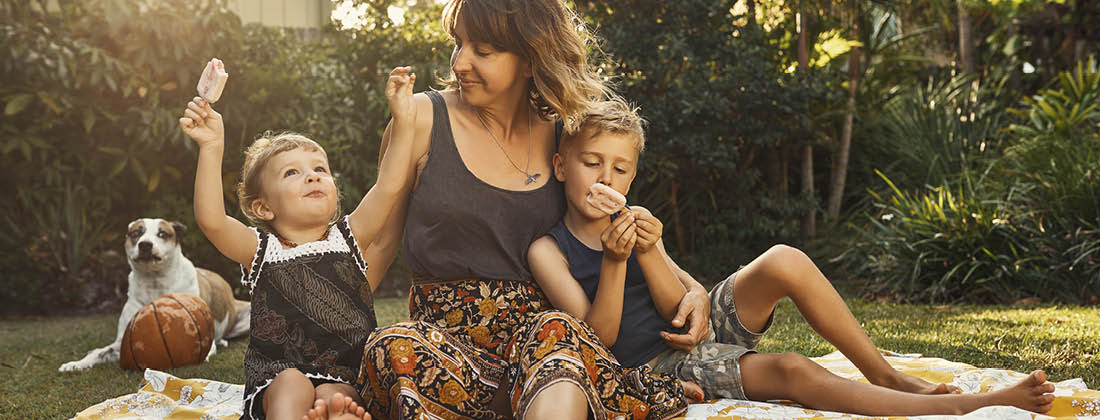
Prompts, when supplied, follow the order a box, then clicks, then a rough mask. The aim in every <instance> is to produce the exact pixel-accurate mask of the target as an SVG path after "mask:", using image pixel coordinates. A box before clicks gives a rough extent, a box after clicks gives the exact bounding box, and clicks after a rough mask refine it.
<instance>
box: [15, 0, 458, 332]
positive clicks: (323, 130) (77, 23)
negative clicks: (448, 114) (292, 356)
mask: <svg viewBox="0 0 1100 420" xmlns="http://www.w3.org/2000/svg"><path fill="white" fill-rule="evenodd" d="M46 3H47V2H45V1H32V2H3V3H0V33H3V34H4V35H3V36H0V56H2V62H3V64H2V66H0V75H2V77H3V79H4V80H5V81H9V82H8V83H5V84H3V85H2V86H0V101H2V105H0V106H2V107H3V108H2V109H3V111H4V112H3V115H2V117H0V134H2V137H0V157H2V158H3V159H4V161H5V165H4V166H3V167H0V178H2V180H0V186H2V187H3V188H4V190H5V191H13V192H14V193H13V197H12V199H9V200H4V201H2V202H0V215H2V217H0V251H2V252H0V266H3V267H4V272H5V274H4V277H3V278H0V290H2V292H0V301H2V302H3V305H2V306H3V309H2V310H0V314H7V313H29V312H41V311H44V310H48V308H69V307H72V306H76V307H88V306H89V304H91V305H92V306H101V304H100V303H98V302H102V301H110V302H115V304H117V303H120V302H121V298H122V296H120V295H119V293H118V290H119V289H123V288H124V286H123V285H124V284H125V272H126V271H127V267H126V266H125V263H124V260H123V259H122V258H120V256H119V254H120V252H121V249H120V247H121V242H122V240H123V238H122V236H121V232H122V231H123V230H124V229H125V226H126V223H127V222H129V221H130V220H133V219H136V218H138V217H162V218H168V219H172V220H177V221H180V222H183V223H184V224H187V225H189V226H191V227H196V226H195V224H194V221H193V216H192V211H191V202H192V201H191V195H192V189H193V182H194V181H193V180H194V168H195V157H194V153H195V152H194V146H193V144H192V143H191V141H190V140H189V139H186V138H185V137H184V135H183V134H182V133H181V132H180V130H179V128H178V126H177V122H176V121H177V119H178V118H179V116H180V114H181V112H182V109H183V108H184V105H185V104H186V103H187V101H188V100H189V99H190V98H191V97H192V96H194V94H195V91H194V88H193V86H194V85H195V83H196V80H197V78H198V76H199V73H200V71H201V67H202V64H203V63H204V62H205V61H206V60H207V59H209V58H210V57H221V58H223V59H225V61H226V62H227V66H228V70H229V72H230V79H231V80H230V82H229V84H228V85H227V87H226V91H225V94H224V95H223V97H222V100H221V101H219V102H218V103H217V104H216V105H215V108H216V109H217V110H218V111H219V112H221V113H222V115H223V116H224V117H225V125H226V158H225V163H224V164H223V168H224V171H225V172H224V174H223V175H224V179H225V187H226V204H227V210H228V211H229V212H230V214H235V215H237V216H239V214H238V210H237V206H236V195H235V194H234V193H233V189H234V184H235V182H237V180H238V179H239V174H238V171H239V168H240V167H241V163H242V161H243V156H242V155H241V151H243V149H244V147H245V146H247V145H248V144H249V143H251V141H252V139H254V138H256V137H257V136H258V135H259V134H261V133H263V132H265V131H268V130H272V131H281V130H292V131H297V132H301V133H304V134H306V135H307V136H310V137H311V138H314V139H316V140H317V141H318V142H319V143H321V144H322V145H323V146H324V147H325V148H326V150H328V152H329V155H330V156H331V157H332V160H333V162H332V164H333V167H334V169H335V174H336V176H337V182H338V185H339V186H340V188H341V189H342V192H343V193H344V196H345V197H349V198H348V199H347V200H348V201H345V202H344V203H343V204H344V205H345V207H347V206H350V205H354V204H355V202H354V201H353V200H355V199H354V198H357V197H362V195H363V194H364V193H365V192H366V190H367V188H368V187H369V186H370V185H371V184H373V181H374V179H375V176H376V175H375V173H376V161H377V156H378V154H377V153H378V141H379V138H380V134H381V132H382V129H383V128H384V127H385V124H386V121H387V120H388V115H387V114H386V111H385V110H386V108H385V98H384V96H383V95H382V91H381V89H382V86H383V83H384V77H385V75H386V74H387V73H388V71H385V72H384V71H381V70H378V69H381V68H388V67H392V66H396V65H402V64H412V65H413V66H415V67H417V68H418V69H429V68H433V67H431V66H432V65H435V64H436V63H440V62H445V60H444V59H443V57H444V55H443V54H445V53H446V50H441V49H439V48H438V46H439V42H440V39H442V38H439V37H436V38H428V37H424V36H419V37H418V36H407V35H410V34H416V33H422V32H424V31H425V30H424V29H422V26H423V25H421V27H419V29H416V30H412V29H410V30H407V31H404V32H403V31H402V30H399V29H397V28H394V27H393V25H392V24H390V23H388V18H386V17H385V13H384V11H385V7H383V8H382V9H381V13H382V14H381V16H382V17H381V19H382V21H381V24H380V25H378V26H377V27H375V28H372V30H371V31H366V30H364V31H363V33H362V34H360V36H359V37H358V38H356V37H354V36H353V35H352V34H351V33H337V32H332V28H326V31H328V36H326V37H323V38H322V39H321V40H319V41H303V40H301V39H299V38H298V37H296V36H295V34H294V33H292V32H290V31H288V30H283V29H277V28H270V27H262V26H259V25H243V24H242V23H241V21H240V19H239V18H238V17H237V16H236V15H234V14H233V13H231V12H230V11H229V10H228V9H226V8H225V7H224V2H185V3H180V4H174V3H170V2H150V1H145V0H124V1H106V0H96V1H87V2H61V3H60V6H59V8H57V9H54V10H53V11H50V10H51V9H50V8H49V7H48V6H47V4H46ZM435 16H438V12H436V14H435ZM410 20H411V21H413V22H419V21H416V20H415V19H410ZM418 31H419V32H418ZM444 36H445V35H444ZM184 39H185V40H187V42H179V40H184ZM390 48H392V50H391V49H390ZM399 54H400V61H398V59H397V58H396V57H395V56H397V55H399ZM417 60H419V61H417ZM429 63H430V64H431V65H429ZM421 74H430V73H429V72H421ZM421 80H423V82H422V84H421V86H418V87H417V89H418V90H422V89H424V88H425V85H426V84H427V83H429V82H430V77H423V78H421ZM183 242H184V246H185V249H184V251H185V254H186V255H188V257H189V258H191V259H192V260H193V261H194V262H195V264H196V265H198V266H201V267H206V268H210V269H213V270H214V271H217V272H219V273H221V274H222V275H223V276H224V277H226V278H227V279H229V280H230V282H231V283H233V282H234V280H235V277H237V273H239V268H237V267H236V266H235V265H233V264H232V263H231V262H230V261H228V260H227V259H225V258H223V257H222V256H221V255H220V254H219V253H217V251H216V250H215V249H214V248H213V247H212V246H210V244H209V243H208V242H207V241H206V240H205V238H203V236H202V233H201V232H200V231H199V230H198V229H191V230H190V231H189V232H188V234H187V235H186V236H185V237H184V238H183Z"/></svg>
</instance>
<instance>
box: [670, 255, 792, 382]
mask: <svg viewBox="0 0 1100 420" xmlns="http://www.w3.org/2000/svg"><path fill="white" fill-rule="evenodd" d="M735 278H737V273H733V274H732V275H730V276H729V277H728V278H726V279H725V280H722V282H721V283H718V284H717V285H715V286H714V289H711V291H710V329H711V333H710V336H708V337H707V338H706V339H705V340H703V342H701V343H699V344H698V345H696V346H695V348H694V349H692V350H691V351H683V350H676V349H668V350H665V351H663V352H661V353H659V354H658V355H657V356H656V357H654V358H653V359H652V360H650V361H649V363H648V365H649V366H650V368H652V369H653V372H654V373H666V374H671V375H675V376H676V377H677V378H679V379H682V380H685V381H691V382H695V383H697V384H699V386H700V387H702V388H703V391H705V392H706V398H708V399H711V398H733V399H738V400H745V399H748V398H746V397H745V390H744V388H742V386H741V368H740V365H739V362H740V360H741V356H744V355H745V354H747V353H755V352H756V351H754V350H753V348H755V347H756V345H757V344H758V343H760V338H761V337H763V336H764V333H765V332H767V331H768V327H771V325H772V320H773V319H774V317H775V314H774V312H773V313H772V315H771V316H769V317H768V322H767V323H766V324H764V329H763V330H762V331H760V332H759V333H754V332H752V331H749V330H748V329H746V328H745V326H744V325H741V321H740V320H739V319H738V318H737V308H736V307H735V306H734V304H733V280H734V279H735Z"/></svg>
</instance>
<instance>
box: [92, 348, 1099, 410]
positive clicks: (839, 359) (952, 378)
mask: <svg viewBox="0 0 1100 420" xmlns="http://www.w3.org/2000/svg"><path fill="white" fill-rule="evenodd" d="M813 360H814V361H816V362H817V363H820V364H821V365H822V366H825V368H827V369H829V370H830V371H832V372H833V373H836V374H837V375H840V376H842V377H845V378H849V379H852V380H861V381H866V380H864V379H863V376H861V375H860V373H859V370H857V369H856V368H855V366H853V365H852V364H851V363H850V362H849V361H848V360H847V359H845V358H844V356H843V355H841V354H840V353H839V352H834V353H831V354H828V355H825V356H821V357H815V358H814V359H813ZM886 360H887V361H889V362H890V364H891V365H893V366H894V367H895V368H897V369H898V370H900V371H902V372H905V373H908V374H910V375H914V376H918V377H921V378H924V379H926V380H929V381H934V382H946V383H950V384H952V385H956V386H958V387H960V388H962V390H963V392H968V393H974V392H988V391H990V390H992V389H998V388H1001V387H1004V386H1007V385H1011V384H1013V383H1016V382H1017V381H1019V380H1020V379H1022V378H1023V377H1024V376H1026V375H1025V374H1023V373H1019V372H1013V371H1008V370H1002V369H983V368H976V367H974V366H970V365H967V364H963V363H956V362H952V361H949V360H944V359H938V358H933V357H920V356H919V355H913V354H908V355H902V354H896V353H887V357H886ZM1054 385H1055V393H1054V395H1055V397H1056V399H1055V402H1054V409H1053V410H1051V412H1050V413H1048V414H1049V415H1038V414H1034V413H1030V412H1027V411H1023V410H1020V409H1016V408H1013V407H986V408H984V409H981V410H978V411H975V412H972V413H970V414H968V415H965V416H920V417H911V418H912V419H920V420H932V419H937V420H939V419H945V420H946V419H951V420H958V419H965V420H971V419H1006V420H1017V419H1019V420H1039V419H1052V418H1058V419H1092V420H1100V391H1097V390H1090V389H1088V387H1087V386H1086V385H1085V383H1084V381H1082V380H1080V379H1070V380H1065V381H1061V382H1055V383H1054ZM243 392H244V387H243V386H241V385H234V384H227V383H222V382H216V381H208V380H204V379H179V378H176V377H174V376H172V375H169V374H167V373H164V372H158V371H155V370H146V371H145V379H144V380H143V381H142V384H141V386H140V389H138V392H136V393H134V394H129V395H124V396H121V397H118V398H113V399H110V400H107V401H104V402H102V403H99V404H96V405H94V406H91V407H88V408H87V409H85V410H84V411H81V412H80V413H79V414H77V415H76V417H75V419H77V420H93V419H95V420H99V419H170V420H183V419H204V420H213V419H222V420H229V419H237V418H238V417H239V416H240V415H241V399H242V395H243ZM685 417H686V418H687V419H707V420H712V419H713V420H726V419H728V420H740V419H867V418H869V417H864V416H857V415H851V414H841V413H832V412H827V411H815V410H807V409H804V408H801V407H798V406H793V405H789V404H783V403H762V402H752V401H738V400H718V401H714V402H711V403H708V404H695V405H692V406H691V407H690V408H689V409H688V412H687V413H686V414H685Z"/></svg>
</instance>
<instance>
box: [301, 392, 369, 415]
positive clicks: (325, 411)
mask: <svg viewBox="0 0 1100 420" xmlns="http://www.w3.org/2000/svg"><path fill="white" fill-rule="evenodd" d="M302 420H370V414H368V413H367V412H366V410H365V409H363V407H360V406H359V404H356V403H355V400H352V399H351V397H346V396H344V394H341V393H339V392H337V393H336V394H334V395H333V396H332V399H330V400H329V401H327V402H326V401H325V400H322V399H319V400H317V401H315V402H314V403H313V408H312V409H310V410H309V412H308V413H306V415H305V416H304V417H302Z"/></svg>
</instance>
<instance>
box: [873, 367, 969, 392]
mask: <svg viewBox="0 0 1100 420" xmlns="http://www.w3.org/2000/svg"><path fill="white" fill-rule="evenodd" d="M868 380H870V378H868ZM871 383H873V384H875V385H878V386H882V387H886V388H890V389H893V390H897V391H901V392H908V393H911V394H927V395H935V394H958V393H961V392H962V390H961V389H959V387H957V386H954V385H948V384H934V383H931V382H928V381H926V380H924V379H921V378H918V377H916V376H913V375H907V374H904V373H901V372H898V371H896V370H895V371H894V375H892V376H890V377H889V378H887V379H884V380H881V381H871Z"/></svg>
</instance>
